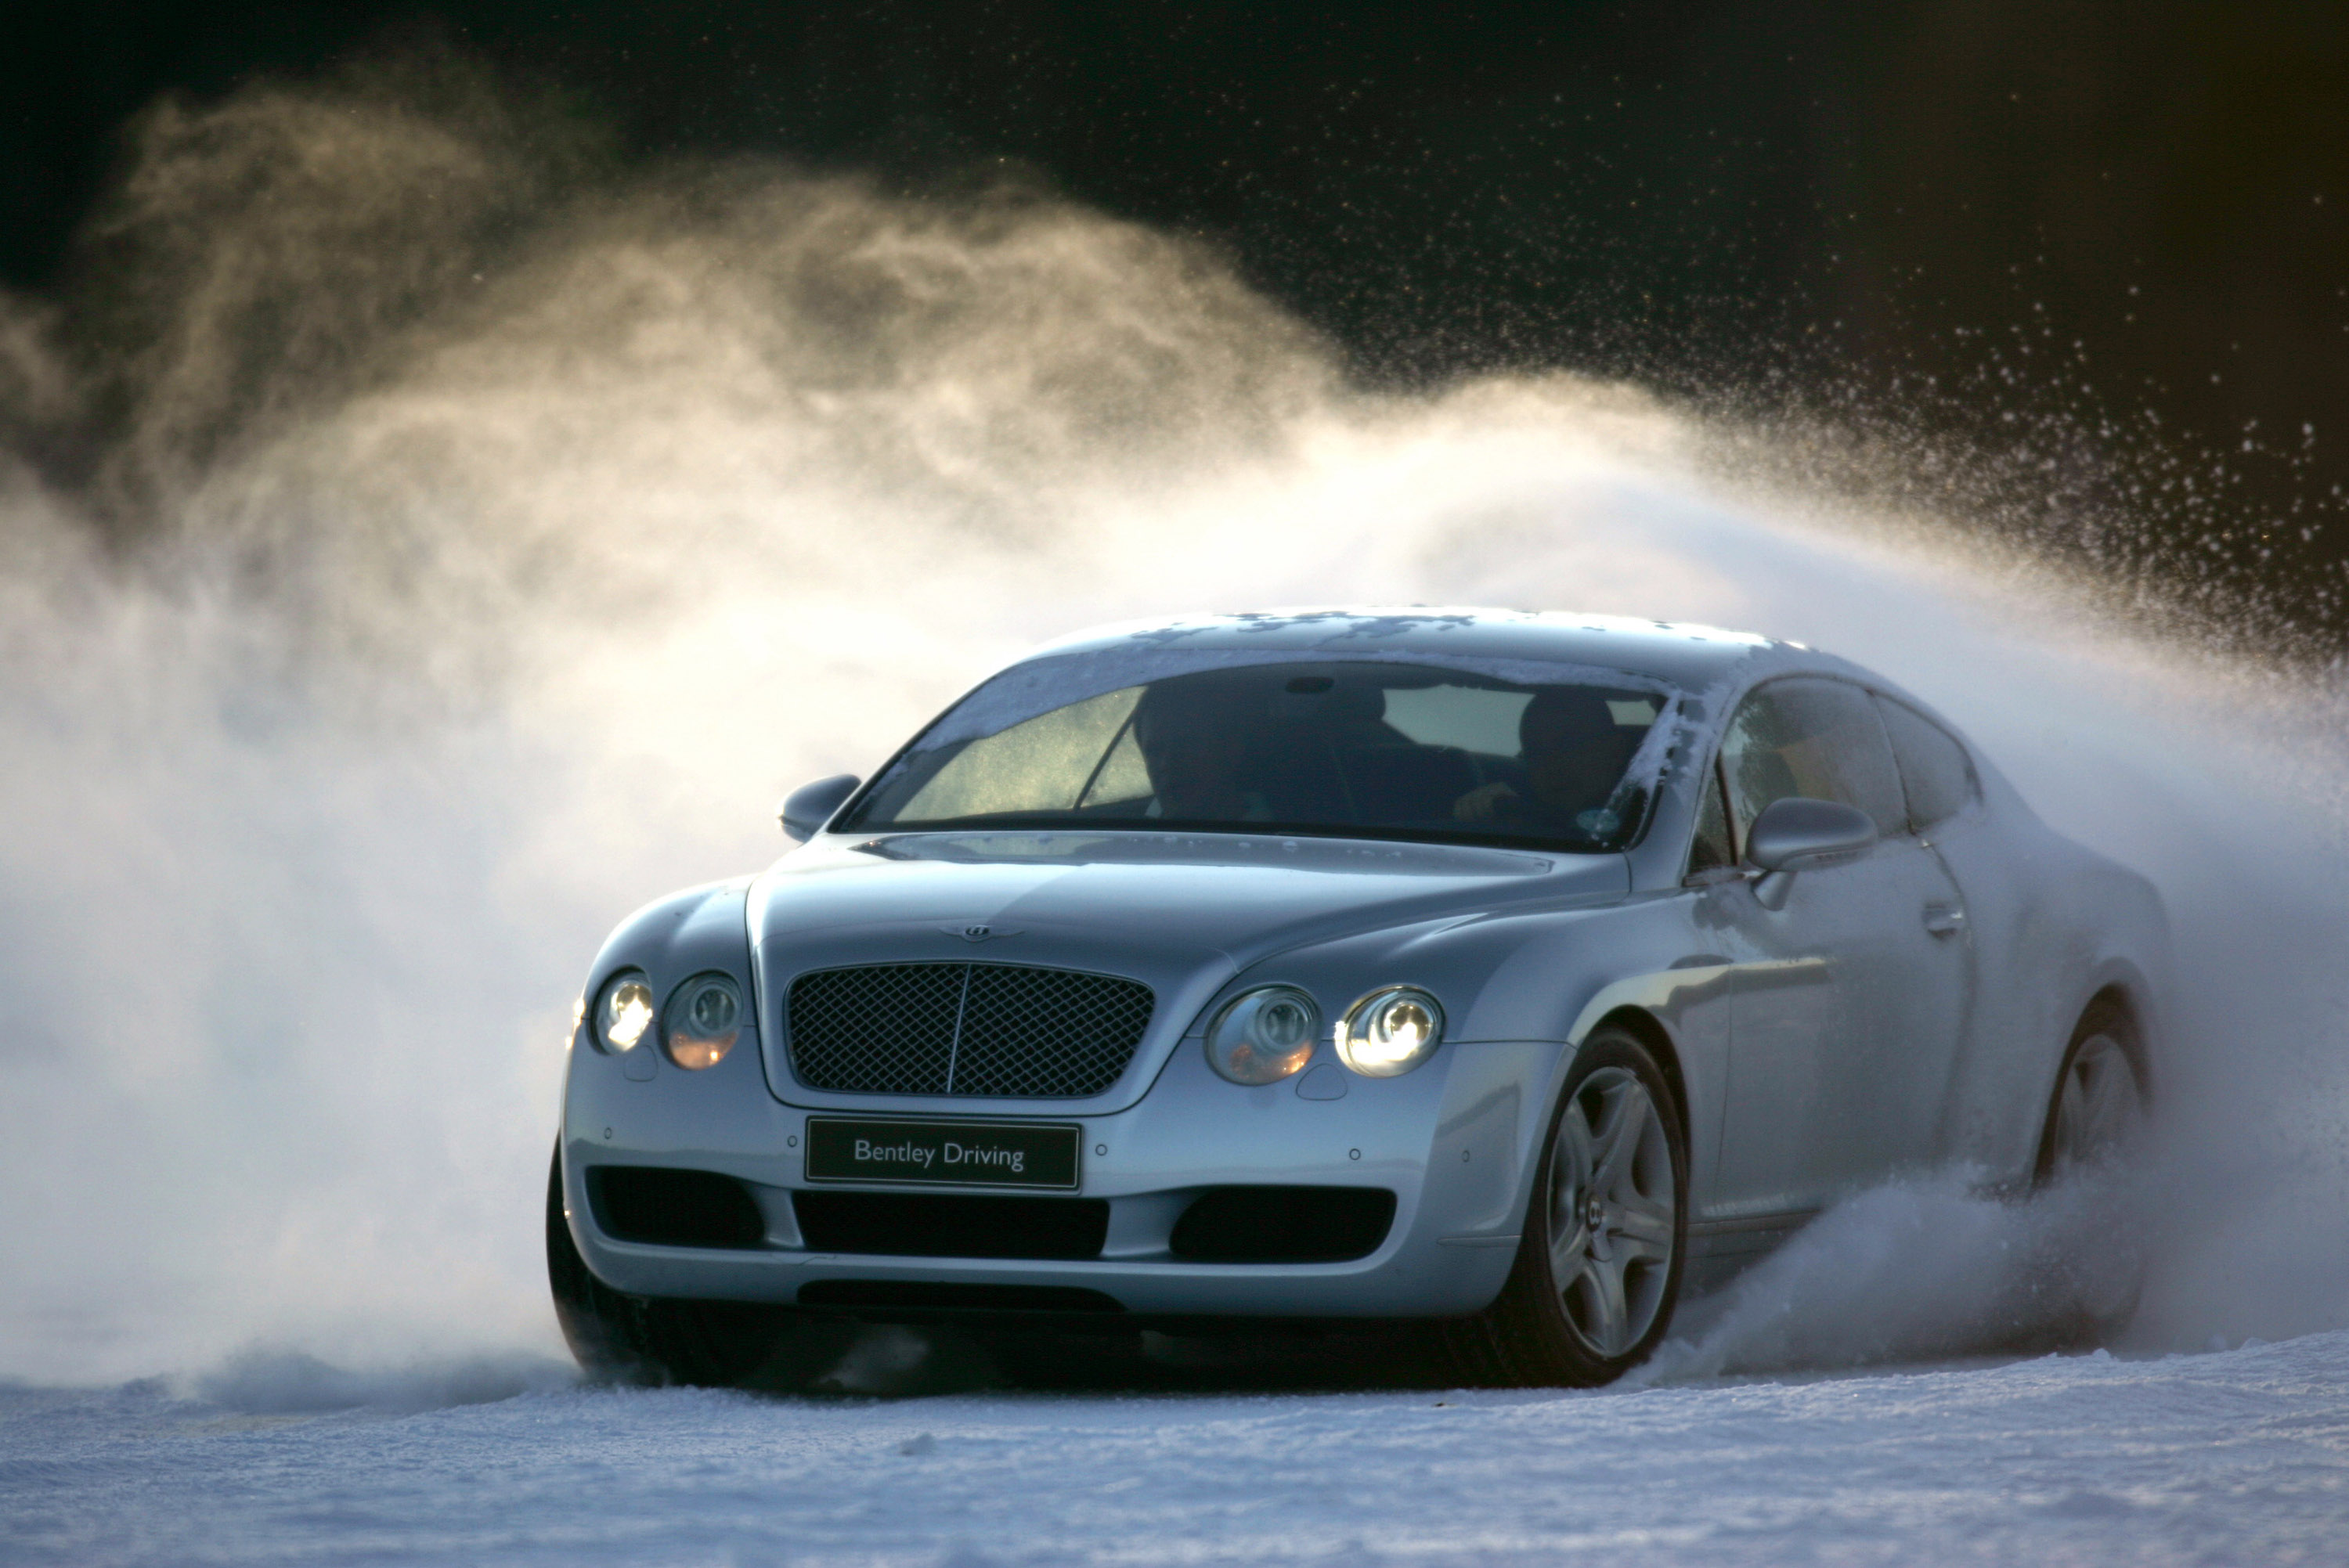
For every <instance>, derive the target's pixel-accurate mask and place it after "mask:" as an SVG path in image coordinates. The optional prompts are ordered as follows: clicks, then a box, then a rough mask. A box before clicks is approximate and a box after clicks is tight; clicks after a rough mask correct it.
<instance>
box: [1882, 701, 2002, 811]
mask: <svg viewBox="0 0 2349 1568" xmlns="http://www.w3.org/2000/svg"><path fill="white" fill-rule="evenodd" d="M1876 706H1877V709H1878V712H1880V713H1882V714H1883V716H1884V731H1885V733H1886V734H1887V735H1889V736H1890V737H1891V738H1892V755H1893V757H1894V758H1897V759H1898V760H1899V764H1900V782H1901V784H1902V785H1903V786H1904V787H1905V788H1906V789H1907V790H1908V792H1909V824H1910V825H1911V826H1912V827H1914V828H1915V829H1916V830H1918V831H1919V832H1920V833H1921V832H1923V831H1924V830H1926V829H1928V828H1930V827H1931V826H1933V824H1935V823H1936V822H1945V821H1947V820H1950V819H1951V817H1954V816H1956V815H1957V814H1958V813H1959V812H1961V811H1962V810H1965V809H1966V808H1967V807H1968V806H1971V805H1972V804H1973V803H1974V801H1975V800H1976V799H1979V798H1980V796H1981V786H1980V785H1979V784H1978V783H1977V782H1976V781H1975V779H1974V765H1973V759H1972V758H1969V757H1968V756H1967V755H1966V748H1964V747H1963V746H1961V745H1960V744H1959V743H1958V741H1957V738H1955V737H1954V736H1952V735H1951V733H1950V732H1949V731H1948V730H1946V729H1943V728H1942V727H1940V725H1938V724H1935V723H1934V722H1933V721H1932V720H1931V719H1930V718H1927V717H1925V716H1924V715H1923V714H1921V713H1919V712H1918V711H1917V710H1916V709H1915V708H1913V707H1909V706H1908V705H1907V704H1905V703H1898V702H1894V701H1893V700H1892V699H1891V698H1889V697H1881V696H1880V697H1878V698H1877V699H1876Z"/></svg>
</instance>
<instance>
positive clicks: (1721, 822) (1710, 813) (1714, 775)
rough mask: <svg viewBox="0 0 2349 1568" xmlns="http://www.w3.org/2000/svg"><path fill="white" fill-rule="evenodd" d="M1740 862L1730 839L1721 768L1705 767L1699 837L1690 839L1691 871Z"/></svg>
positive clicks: (1698, 808)
mask: <svg viewBox="0 0 2349 1568" xmlns="http://www.w3.org/2000/svg"><path fill="white" fill-rule="evenodd" d="M1736 863H1737V851H1735V850H1734V849H1733V848H1732V847H1731V845H1730V842H1729V810H1728V808H1727V807H1726V806H1724V805H1723V803H1722V799H1721V769H1718V768H1708V769H1705V770H1704V799H1702V801H1700V802H1699V803H1698V805H1697V809H1696V837H1695V838H1694V839H1693V840H1692V841H1690V843H1689V863H1688V874H1689V875H1691V876H1695V875H1696V874H1697V873H1698V872H1717V871H1721V870H1723V869H1725V868H1727V867H1730V866H1733V865H1735V864H1736Z"/></svg>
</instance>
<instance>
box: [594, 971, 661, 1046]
mask: <svg viewBox="0 0 2349 1568" xmlns="http://www.w3.org/2000/svg"><path fill="white" fill-rule="evenodd" d="M652 1026H653V988H652V985H651V983H650V982H649V981H647V979H646V978H645V977H644V975H643V973H642V972H641V971H639V970H635V969H624V970H622V971H621V972H620V973H619V974H617V975H613V976H612V977H611V978H610V979H609V980H606V981H605V983H604V994H603V995H602V996H601V997H600V998H598V999H597V1001H596V1003H595V1040H596V1043H597V1044H599V1045H601V1046H602V1047H604V1048H605V1050H607V1051H610V1052H613V1053H614V1054H615V1055H625V1054H626V1053H627V1052H629V1051H633V1050H635V1049H636V1044H637V1042H638V1041H640V1040H642V1039H643V1038H644V1037H645V1031H646V1030H647V1029H649V1028H651V1027H652Z"/></svg>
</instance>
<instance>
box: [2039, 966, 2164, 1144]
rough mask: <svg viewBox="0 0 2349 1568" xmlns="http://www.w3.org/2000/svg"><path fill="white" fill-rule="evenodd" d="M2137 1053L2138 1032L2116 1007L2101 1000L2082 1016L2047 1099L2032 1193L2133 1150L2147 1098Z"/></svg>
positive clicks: (2124, 1013) (2143, 1068)
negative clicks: (2053, 1087)
mask: <svg viewBox="0 0 2349 1568" xmlns="http://www.w3.org/2000/svg"><path fill="white" fill-rule="evenodd" d="M2139 1057H2140V1053H2139V1050H2138V1047H2137V1031H2136V1030H2135V1029H2134V1028H2133V1027H2132V1026H2130V1023H2129V1017H2128V1015H2127V1013H2126V1012H2125V1011H2123V1010H2122V1009H2121V1008H2120V1007H2119V1006H2116V1004H2114V1003H2111V1002H2106V1001H2099V1002H2096V1003H2095V1004H2093V1005H2091V1006H2089V1008H2088V1010H2087V1011H2086V1012H2085V1013H2083V1014H2081V1015H2080V1021H2079V1022H2078V1023H2077V1024H2075V1025H2074V1026H2073V1028H2072V1039H2071V1043H2070V1044H2069V1045H2067V1046H2066V1047H2064V1066H2063V1068H2062V1070H2061V1071H2059V1072H2058V1073H2057V1074H2056V1075H2055V1089H2054V1094H2052V1095H2051V1096H2050V1097H2049V1099H2048V1102H2047V1119H2046V1122H2045V1123H2044V1128H2043V1130H2042V1131H2041V1132H2040V1135H2039V1161H2038V1164H2037V1166H2036V1167H2035V1168H2034V1170H2033V1173H2032V1186H2033V1189H2034V1190H2035V1189H2041V1188H2045V1187H2049V1186H2052V1185H2054V1183H2055V1182H2057V1181H2063V1180H2064V1179H2066V1178H2067V1177H2070V1176H2073V1175H2075V1174H2081V1173H2084V1172H2085V1171H2087V1170H2089V1169H2090V1168H2092V1167H2095V1166H2097V1165H2103V1164H2109V1163H2113V1162H2116V1161H2126V1160H2127V1158H2128V1157H2129V1156H2130V1155H2131V1154H2132V1153H2133V1152H2135V1144H2136V1141H2137V1138H2138V1136H2139V1135H2140V1134H2141V1133H2142V1132H2143V1130H2144V1127H2145V1111H2146V1105H2147V1100H2148V1099H2149V1098H2150V1097H2149V1096H2148V1095H2147V1092H2146V1088H2147V1086H2146V1081H2145V1066H2144V1063H2143V1062H2142V1061H2141V1060H2140V1059H2139Z"/></svg>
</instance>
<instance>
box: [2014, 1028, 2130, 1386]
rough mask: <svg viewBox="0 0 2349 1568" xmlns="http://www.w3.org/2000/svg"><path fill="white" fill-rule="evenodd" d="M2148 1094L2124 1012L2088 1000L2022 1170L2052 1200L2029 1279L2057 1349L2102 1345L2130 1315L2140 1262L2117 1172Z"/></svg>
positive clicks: (2122, 1169) (2121, 1174) (2126, 1163)
mask: <svg viewBox="0 0 2349 1568" xmlns="http://www.w3.org/2000/svg"><path fill="white" fill-rule="evenodd" d="M2149 1098H2150V1097H2149V1096H2148V1095H2147V1083H2146V1071H2145V1064H2144V1059H2143V1056H2142V1053H2141V1051H2140V1049H2139V1047H2138V1042H2137V1032H2136V1030H2135V1028H2134V1027H2133V1026H2132V1025H2131V1022H2130V1019H2129V1016H2128V1014H2127V1012H2126V1011H2125V1010H2124V1009H2122V1008H2121V1007H2120V1006H2117V1005H2116V1004H2114V1003H2112V1002H2109V1001H2099V1002H2096V1003H2095V1004H2093V1005H2091V1006H2090V1007H2089V1008H2088V1010H2087V1011H2086V1012H2085V1013H2083V1014H2082V1015H2081V1016H2080V1021H2079V1022H2078V1023H2077V1024H2076V1025H2075V1026H2073V1029H2072V1038H2071V1040H2070V1042H2069V1044H2067V1045H2066V1046H2065V1047H2064V1063H2063V1067H2062V1068H2061V1069H2060V1070H2059V1071H2058V1072H2057V1073H2056V1075H2055V1087H2054V1091H2053V1092H2052V1093H2051V1094H2050V1096H2049V1098H2048V1104H2047V1118H2046V1120H2045V1122H2044V1125H2043V1127H2042V1130H2041V1131H2040V1135H2039V1157H2038V1161H2037V1162H2036V1164H2035V1165H2034V1167H2033V1172H2032V1183H2031V1185H2032V1194H2033V1197H2034V1198H2036V1199H2041V1200H2043V1201H2045V1202H2051V1203H2053V1204H2054V1205H2055V1207H2054V1209H2053V1211H2052V1213H2053V1217H2054V1229H2053V1231H2052V1233H2050V1234H2049V1238H2048V1241H2047V1243H2046V1244H2047V1246H2048V1248H2049V1253H2050V1255H2049V1256H2048V1257H2047V1258H2046V1259H2045V1266H2044V1270H2043V1272H2042V1273H2041V1274H2040V1275H2039V1277H2040V1278H2041V1279H2043V1280H2044V1282H2045V1286H2046V1290H2047V1292H2048V1293H2049V1294H2048V1295H2047V1296H2046V1297H2044V1299H2043V1304H2042V1307H2041V1310H2042V1312H2043V1313H2044V1315H2045V1316H2046V1318H2047V1320H2048V1321H2049V1322H2050V1323H2051V1324H2052V1331H2051V1337H2050V1342H2051V1343H2052V1344H2054V1346H2056V1347H2057V1348H2073V1349H2087V1348H2090V1347H2092V1346H2098V1345H2103V1344H2106V1343H2107V1342H2109V1341H2111V1340H2113V1339H2115V1338H2116V1337H2118V1336H2119V1335H2120V1334H2121V1333H2122V1332H2123V1331H2124V1330H2125V1329H2127V1327H2128V1325H2129V1320H2130V1319H2131V1318H2132V1317H2134V1316H2135V1315H2136V1314H2137V1300H2138V1297H2139V1295H2141V1294H2142V1292H2143V1289H2144V1284H2145V1274H2146V1266H2147V1265H2146V1255H2145V1247H2144V1242H2143V1237H2142V1235H2141V1233H2140V1224H2139V1222H2138V1216H2137V1213H2136V1212H2135V1205H2133V1204H2132V1202H2130V1196H2131V1194H2130V1187H2129V1182H2128V1181H2127V1176H2128V1172H2129V1167H2130V1164H2131V1161H2132V1160H2133V1158H2134V1157H2135V1156H2136V1155H2137V1153H2139V1152H2140V1140H2141V1139H2142V1137H2143V1135H2144V1131H2145V1122H2146V1108H2147V1101H2148V1099H2149Z"/></svg>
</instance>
